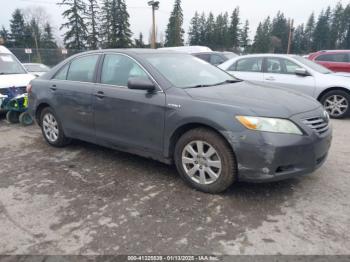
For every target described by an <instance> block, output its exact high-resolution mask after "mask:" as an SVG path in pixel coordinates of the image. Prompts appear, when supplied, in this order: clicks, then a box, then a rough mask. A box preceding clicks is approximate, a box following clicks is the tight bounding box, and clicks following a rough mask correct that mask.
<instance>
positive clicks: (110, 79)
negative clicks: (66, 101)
mask: <svg viewBox="0 0 350 262" xmlns="http://www.w3.org/2000/svg"><path fill="white" fill-rule="evenodd" d="M130 77H145V78H149V75H148V73H147V72H146V71H145V70H144V69H143V68H142V67H141V66H140V65H139V64H138V63H137V62H136V61H135V60H134V59H132V58H130V57H128V56H126V55H124V54H106V55H105V57H104V60H103V62H102V70H101V76H100V85H99V86H98V87H95V89H94V112H95V114H94V122H95V128H96V137H97V139H98V140H99V142H100V143H101V144H108V145H113V146H116V147H120V148H126V149H127V150H128V151H129V150H130V149H132V150H142V151H146V152H151V153H159V154H161V153H162V149H163V131H164V120H165V93H164V92H163V91H161V90H160V89H159V90H157V91H154V92H152V93H149V92H147V91H144V90H131V89H128V88H127V83H128V80H129V78H130Z"/></svg>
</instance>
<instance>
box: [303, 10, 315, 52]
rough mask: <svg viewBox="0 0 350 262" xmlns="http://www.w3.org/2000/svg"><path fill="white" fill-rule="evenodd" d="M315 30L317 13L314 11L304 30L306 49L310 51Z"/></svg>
mask: <svg viewBox="0 0 350 262" xmlns="http://www.w3.org/2000/svg"><path fill="white" fill-rule="evenodd" d="M314 31H315V14H314V13H312V14H311V15H310V17H309V19H308V21H307V23H306V26H305V30H304V42H305V51H306V53H310V52H311V51H312V46H313V36H314Z"/></svg>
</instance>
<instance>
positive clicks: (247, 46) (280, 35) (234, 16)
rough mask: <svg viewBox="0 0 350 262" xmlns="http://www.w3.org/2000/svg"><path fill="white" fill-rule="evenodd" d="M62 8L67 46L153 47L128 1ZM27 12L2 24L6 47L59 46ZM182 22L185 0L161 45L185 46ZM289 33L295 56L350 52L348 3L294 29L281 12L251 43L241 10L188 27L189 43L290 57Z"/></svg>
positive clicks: (177, 1)
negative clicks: (134, 22)
mask: <svg viewBox="0 0 350 262" xmlns="http://www.w3.org/2000/svg"><path fill="white" fill-rule="evenodd" d="M58 5H60V6H62V7H63V8H64V11H63V13H62V16H63V18H64V19H65V23H63V24H62V25H61V27H60V29H62V30H63V31H64V32H65V33H64V35H63V42H64V45H65V47H66V48H69V49H77V50H86V49H97V48H127V47H140V48H143V47H149V45H146V44H145V43H144V36H143V35H142V33H140V34H139V36H138V37H137V38H136V39H132V35H133V34H132V32H131V30H130V23H129V19H130V15H129V13H128V10H127V5H126V3H125V0H99V1H98V0H61V2H59V3H58ZM27 13H28V12H27ZM27 13H26V12H23V11H22V10H20V9H16V10H15V11H14V13H13V14H12V19H11V21H10V29H9V30H7V29H6V28H5V27H4V26H3V27H2V29H1V30H0V37H2V38H3V40H5V43H6V45H7V46H10V47H41V48H56V47H57V44H56V42H55V40H54V37H53V34H52V26H51V25H50V24H49V23H48V22H47V21H46V20H45V19H42V17H40V15H38V12H29V15H28V14H27ZM39 13H40V12H39ZM43 21H44V22H43ZM183 21H184V17H183V10H182V7H181V0H174V6H173V10H172V12H171V14H170V17H169V22H168V25H167V28H166V31H165V41H164V43H158V46H162V45H165V46H181V45H184V44H185V43H186V44H187V42H186V41H185V31H184V29H183ZM290 32H292V33H293V38H292V42H291V44H292V45H291V50H292V52H293V53H296V54H307V53H310V52H313V51H316V50H322V49H350V3H349V4H347V5H343V4H342V3H341V2H339V3H338V4H337V5H336V6H335V7H334V8H331V7H328V8H326V9H324V10H323V11H322V12H321V13H320V14H319V15H318V16H317V17H316V15H315V14H314V13H312V14H311V15H310V17H309V19H308V20H307V21H306V23H305V24H304V23H303V24H300V25H296V26H295V28H294V27H293V28H292V27H291V20H290V19H288V18H287V17H286V16H285V14H284V13H283V12H278V13H277V14H276V15H275V16H274V17H270V16H269V17H267V18H266V19H264V20H263V21H261V22H260V23H259V25H258V27H257V29H256V32H255V36H254V38H253V39H250V37H249V36H250V26H249V21H248V20H243V19H242V18H241V15H240V10H239V7H236V8H235V9H234V10H233V11H232V12H231V13H229V12H225V13H221V14H219V15H217V16H215V15H214V14H213V13H211V12H209V13H208V14H205V13H201V14H200V13H198V12H196V13H195V14H194V16H193V18H192V19H191V22H190V27H189V29H188V44H190V45H203V46H209V47H211V48H212V49H214V50H232V51H236V52H240V53H266V52H275V53H286V52H287V48H288V39H289V34H290Z"/></svg>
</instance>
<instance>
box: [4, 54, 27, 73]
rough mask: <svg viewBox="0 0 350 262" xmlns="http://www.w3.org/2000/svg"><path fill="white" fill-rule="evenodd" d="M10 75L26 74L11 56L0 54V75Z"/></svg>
mask: <svg viewBox="0 0 350 262" xmlns="http://www.w3.org/2000/svg"><path fill="white" fill-rule="evenodd" d="M10 74H26V71H24V69H23V67H22V65H21V64H20V63H19V62H18V61H17V59H16V58H15V57H14V56H13V55H12V54H0V75H10Z"/></svg>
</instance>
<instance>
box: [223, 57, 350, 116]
mask: <svg viewBox="0 0 350 262" xmlns="http://www.w3.org/2000/svg"><path fill="white" fill-rule="evenodd" d="M219 67H220V68H221V69H223V70H226V71H227V72H229V73H230V74H232V75H234V76H235V77H237V78H239V79H243V80H249V81H252V82H254V83H257V84H261V85H264V86H268V87H277V88H284V89H287V90H293V91H297V92H300V93H304V94H307V95H309V96H312V97H314V98H316V99H317V100H318V101H320V102H321V103H322V105H323V106H324V108H325V109H326V110H327V112H328V113H329V114H330V116H331V117H332V118H344V117H346V116H348V115H349V112H350V106H349V105H350V81H349V79H348V78H347V77H344V76H342V75H337V74H334V73H333V72H332V71H330V70H329V69H327V68H325V67H323V66H321V65H318V64H316V63H314V62H312V61H310V60H308V59H305V58H303V57H300V56H296V55H276V54H263V55H247V56H240V57H238V58H233V59H231V60H229V61H227V62H225V63H223V64H222V65H220V66H219Z"/></svg>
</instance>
